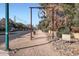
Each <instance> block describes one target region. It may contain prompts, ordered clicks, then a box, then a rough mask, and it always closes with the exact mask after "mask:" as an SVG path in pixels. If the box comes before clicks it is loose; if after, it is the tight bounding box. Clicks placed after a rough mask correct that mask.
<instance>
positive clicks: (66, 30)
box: [57, 26, 70, 37]
mask: <svg viewBox="0 0 79 59" xmlns="http://www.w3.org/2000/svg"><path fill="white" fill-rule="evenodd" d="M69 33H70V28H69V27H67V26H65V27H61V28H59V29H58V31H57V36H58V37H62V34H69Z"/></svg>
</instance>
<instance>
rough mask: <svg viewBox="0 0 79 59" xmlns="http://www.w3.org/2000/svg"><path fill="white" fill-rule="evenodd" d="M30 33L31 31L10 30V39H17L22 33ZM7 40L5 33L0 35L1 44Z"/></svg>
mask: <svg viewBox="0 0 79 59" xmlns="http://www.w3.org/2000/svg"><path fill="white" fill-rule="evenodd" d="M27 33H29V31H16V32H10V33H9V40H13V39H16V38H18V37H20V36H22V35H25V34H27ZM4 42H5V35H0V44H2V43H4Z"/></svg>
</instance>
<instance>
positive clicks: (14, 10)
mask: <svg viewBox="0 0 79 59" xmlns="http://www.w3.org/2000/svg"><path fill="white" fill-rule="evenodd" d="M33 6H34V7H36V6H40V5H39V4H36V3H35V4H33V3H32V4H31V3H15V4H9V7H10V8H9V15H10V18H11V19H12V20H14V16H16V22H21V23H24V24H29V23H30V8H29V7H33ZM38 11H39V9H33V10H32V15H33V16H32V19H33V20H32V22H33V25H36V24H38V23H39V21H40V19H39V18H38ZM3 17H5V4H0V19H1V18H3Z"/></svg>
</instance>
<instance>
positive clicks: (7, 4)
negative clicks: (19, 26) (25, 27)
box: [5, 3, 9, 50]
mask: <svg viewBox="0 0 79 59" xmlns="http://www.w3.org/2000/svg"><path fill="white" fill-rule="evenodd" d="M5 18H6V26H5V27H6V28H5V31H6V32H5V46H6V50H9V3H5Z"/></svg>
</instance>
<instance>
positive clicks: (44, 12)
mask: <svg viewBox="0 0 79 59" xmlns="http://www.w3.org/2000/svg"><path fill="white" fill-rule="evenodd" d="M46 8H51V9H52V19H51V22H52V24H51V28H52V30H54V7H30V24H31V28H30V31H31V32H30V39H31V40H32V9H42V11H40V12H39V14H38V17H40V18H43V19H44V18H47V14H46V11H44V9H46ZM40 14H41V15H40ZM52 34H53V33H52Z"/></svg>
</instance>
